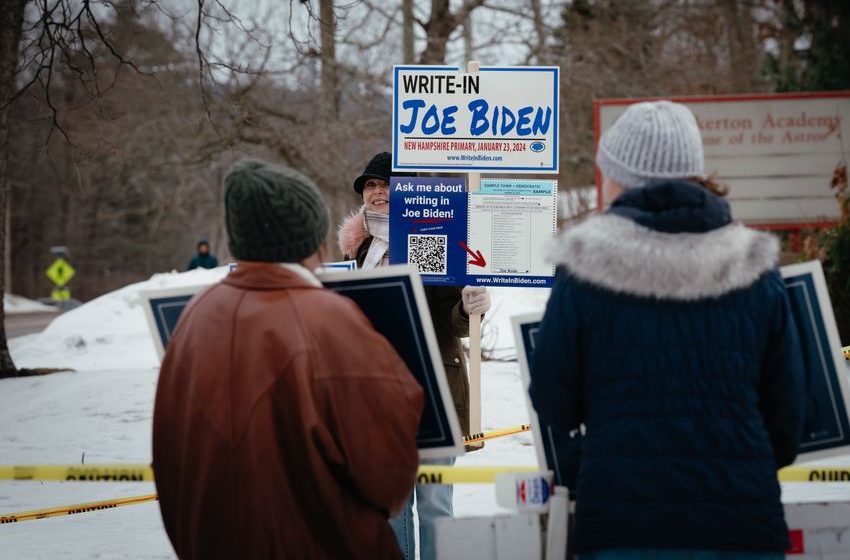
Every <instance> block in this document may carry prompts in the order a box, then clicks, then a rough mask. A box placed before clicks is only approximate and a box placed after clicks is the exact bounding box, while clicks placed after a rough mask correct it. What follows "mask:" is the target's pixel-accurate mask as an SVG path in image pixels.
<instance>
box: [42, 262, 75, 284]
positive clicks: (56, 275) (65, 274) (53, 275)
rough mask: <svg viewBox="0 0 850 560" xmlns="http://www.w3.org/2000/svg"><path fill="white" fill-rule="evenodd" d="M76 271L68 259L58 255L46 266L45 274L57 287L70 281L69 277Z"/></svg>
mask: <svg viewBox="0 0 850 560" xmlns="http://www.w3.org/2000/svg"><path fill="white" fill-rule="evenodd" d="M76 272H77V271H76V270H74V267H73V266H71V264H70V263H69V262H68V261H66V260H65V259H63V258H62V257H59V258H58V259H56V260H55V261H53V264H51V265H50V266H49V267H47V271H46V272H45V274H47V277H48V278H50V279H51V280H52V281H53V283H54V284H56V286H57V287H59V288H61V287H63V286H64V285H65V284H67V283H68V282H70V281H71V278H73V277H74V274H75V273H76Z"/></svg>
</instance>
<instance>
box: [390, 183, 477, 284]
mask: <svg viewBox="0 0 850 560" xmlns="http://www.w3.org/2000/svg"><path fill="white" fill-rule="evenodd" d="M467 204H468V198H467V194H466V181H465V179H463V178H460V177H439V178H430V177H393V178H392V179H391V180H390V263H391V264H408V263H410V264H414V265H416V267H417V269H418V270H419V274H420V275H421V277H422V282H423V283H424V284H443V285H449V286H464V285H466V264H467V259H468V257H467V251H466V249H465V248H464V246H465V243H466V238H467V221H468V220H467Z"/></svg>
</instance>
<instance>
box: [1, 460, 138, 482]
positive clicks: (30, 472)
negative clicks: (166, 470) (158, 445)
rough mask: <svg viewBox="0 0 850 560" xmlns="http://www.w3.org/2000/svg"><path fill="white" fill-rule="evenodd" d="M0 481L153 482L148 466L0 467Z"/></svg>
mask: <svg viewBox="0 0 850 560" xmlns="http://www.w3.org/2000/svg"><path fill="white" fill-rule="evenodd" d="M0 480H38V481H50V482H56V481H78V482H153V469H152V468H151V466H150V465H144V464H141V465H134V464H118V465H23V466H15V465H10V466H0Z"/></svg>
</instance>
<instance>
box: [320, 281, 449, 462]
mask: <svg viewBox="0 0 850 560" xmlns="http://www.w3.org/2000/svg"><path fill="white" fill-rule="evenodd" d="M320 278H321V280H322V283H323V284H324V285H325V287H327V288H328V289H331V290H333V291H335V292H336V293H338V294H341V295H344V296H346V297H349V298H351V299H353V300H354V302H355V303H356V304H357V305H358V306H359V307H360V309H362V310H363V313H364V314H365V315H366V316H367V317H368V318H369V320H370V321H371V322H372V325H374V327H375V330H377V331H378V332H379V333H381V334H382V335H384V337H386V339H387V340H388V341H389V342H390V344H391V345H392V347H393V348H395V350H396V352H398V354H399V356H401V358H402V359H403V360H404V362H405V364H407V367H408V369H409V370H410V371H411V373H413V376H414V377H415V378H416V380H417V381H418V382H419V384H420V385H421V386H422V389H423V390H424V391H425V408H424V410H423V411H422V418H421V420H420V424H419V433H418V434H417V437H416V439H417V443H418V446H419V456H420V457H421V458H423V459H437V458H443V457H457V456H459V455H463V453H464V446H463V438H462V437H461V432H460V423H459V422H458V418H457V413H456V412H455V407H454V401H452V396H451V392H450V390H449V384H448V380H447V378H446V372H445V370H444V369H443V360H442V357H441V355H440V348H439V346H438V345H437V336H436V334H435V333H434V326H433V323H432V322H431V313H430V311H429V310H428V302H427V301H426V299H425V291H424V290H423V289H422V283H421V282H420V281H419V275H418V274H417V272H416V270H415V269H414V268H413V267H410V266H389V267H378V268H375V269H372V270H358V271H355V272H336V273H329V274H322V275H321V276H320Z"/></svg>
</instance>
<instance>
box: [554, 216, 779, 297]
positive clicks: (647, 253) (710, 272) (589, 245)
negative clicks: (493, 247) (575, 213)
mask: <svg viewBox="0 0 850 560" xmlns="http://www.w3.org/2000/svg"><path fill="white" fill-rule="evenodd" d="M778 256H779V243H778V241H777V239H776V238H775V237H774V236H773V235H770V234H767V233H763V232H760V231H756V230H753V229H749V228H747V227H745V226H743V225H742V224H737V223H731V224H728V225H726V226H723V227H720V228H717V229H714V230H710V231H707V232H704V233H665V232H660V231H655V230H653V229H650V228H648V227H645V226H642V225H639V224H637V223H635V222H634V221H632V220H630V219H628V218H624V217H621V216H617V215H615V214H605V215H602V216H594V217H592V218H590V219H588V220H587V221H586V222H584V223H583V224H581V225H579V226H576V227H574V228H572V229H570V230H568V231H567V232H565V233H564V234H563V235H561V237H560V238H558V239H557V240H556V242H555V244H554V246H553V248H552V251H551V253H550V259H551V260H552V261H553V262H554V263H555V264H557V265H562V266H564V267H565V268H566V270H567V271H568V272H569V273H570V274H572V275H573V276H575V277H576V278H578V279H579V280H582V281H585V282H587V283H590V284H593V285H595V286H599V287H602V288H605V289H608V290H611V291H614V292H620V293H625V294H630V295H635V296H639V297H652V298H657V299H673V300H698V299H704V298H713V297H720V296H722V295H725V294H727V293H729V292H732V291H735V290H738V289H742V288H746V287H748V286H750V285H752V284H753V283H755V281H756V280H758V278H759V277H760V276H761V275H762V274H764V273H765V272H768V271H769V270H771V269H773V268H774V267H775V266H776V263H777V260H778Z"/></svg>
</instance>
